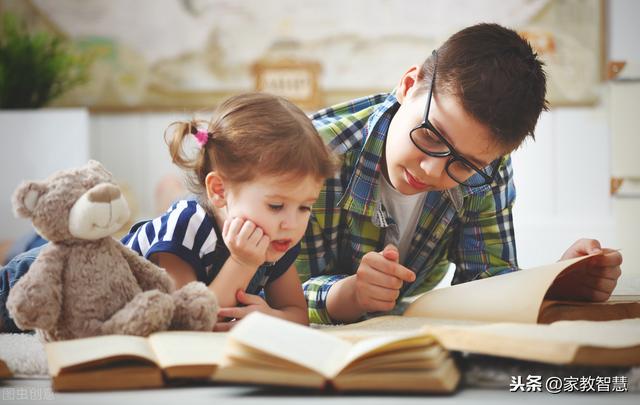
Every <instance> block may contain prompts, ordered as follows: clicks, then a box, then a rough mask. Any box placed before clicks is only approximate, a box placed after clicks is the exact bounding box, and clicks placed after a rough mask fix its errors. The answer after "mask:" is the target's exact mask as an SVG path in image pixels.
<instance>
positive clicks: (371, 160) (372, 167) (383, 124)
mask: <svg viewBox="0 0 640 405" xmlns="http://www.w3.org/2000/svg"><path fill="white" fill-rule="evenodd" d="M399 107H400V103H399V102H398V100H397V99H396V96H395V90H394V91H392V92H391V93H389V95H388V96H387V98H386V99H385V100H384V101H383V102H382V103H380V104H379V105H378V106H376V107H375V109H374V111H373V113H372V114H371V115H370V116H369V119H368V120H367V124H366V125H364V126H363V128H362V131H363V138H365V141H364V143H363V146H362V149H361V151H360V155H359V156H358V159H357V163H356V166H355V169H354V171H353V174H352V175H351V178H350V180H349V183H348V185H347V189H346V192H345V193H344V195H343V197H342V199H341V200H340V201H339V203H338V206H340V207H342V208H343V209H346V210H348V211H351V212H354V213H357V214H360V215H366V216H368V217H373V216H374V213H375V212H376V209H377V207H378V206H379V203H378V200H379V194H380V192H379V184H378V178H379V176H380V171H381V169H382V154H383V150H384V145H385V140H386V138H387V133H388V131H389V125H390V124H391V120H392V119H393V116H394V115H395V113H396V112H397V111H398V108H399ZM407 136H408V134H407ZM490 188H491V185H484V186H480V187H469V186H463V185H458V186H456V187H454V188H452V189H449V190H445V191H444V192H442V193H443V195H445V196H446V197H447V198H448V199H450V200H451V202H452V203H453V204H454V206H455V207H456V210H458V211H460V209H461V208H462V200H463V199H464V197H467V196H469V195H473V194H482V193H485V192H486V191H487V190H489V189H490Z"/></svg>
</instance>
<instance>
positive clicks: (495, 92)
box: [418, 24, 548, 150]
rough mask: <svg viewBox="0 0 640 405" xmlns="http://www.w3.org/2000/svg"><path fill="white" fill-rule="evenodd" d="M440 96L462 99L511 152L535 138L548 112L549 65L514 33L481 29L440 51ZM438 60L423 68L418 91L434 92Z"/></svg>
mask: <svg viewBox="0 0 640 405" xmlns="http://www.w3.org/2000/svg"><path fill="white" fill-rule="evenodd" d="M437 51H438V63H437V70H438V71H437V75H436V84H435V89H434V91H435V93H436V94H437V93H441V94H450V95H454V96H456V97H458V98H459V99H460V101H461V103H462V106H463V107H464V109H465V110H466V111H467V112H468V113H469V114H471V115H472V116H473V117H474V118H475V119H477V120H478V121H479V122H480V123H481V124H483V125H486V126H488V127H489V129H490V130H491V132H492V134H493V136H494V137H495V140H496V141H497V142H498V143H499V144H500V145H501V146H503V147H504V148H506V149H507V150H513V149H516V148H517V147H518V146H519V145H520V144H521V143H522V142H523V141H524V139H525V138H526V137H527V136H528V135H530V136H531V137H533V136H534V129H535V126H536V122H537V121H538V117H539V116H540V114H541V112H542V111H543V110H545V111H546V110H548V103H547V100H546V99H545V95H546V82H547V80H546V75H545V72H544V70H543V66H544V63H543V62H542V61H540V60H539V59H538V56H537V54H536V53H534V51H533V49H532V48H531V45H530V44H529V43H528V42H527V41H526V40H525V39H524V38H522V37H521V36H520V35H518V33H516V32H515V31H513V30H511V29H508V28H505V27H502V26H500V25H498V24H477V25H474V26H471V27H468V28H465V29H463V30H461V31H459V32H457V33H455V34H454V35H452V36H451V37H450V38H449V39H448V40H447V41H446V42H445V43H444V44H443V45H442V46H441V47H440V48H439V49H438V50H437ZM433 65H434V58H433V56H431V57H429V58H428V59H427V60H426V61H425V62H424V63H423V64H422V67H421V68H420V72H419V74H418V81H419V86H420V87H421V88H422V87H423V86H424V87H425V88H429V86H430V85H431V77H432V74H433Z"/></svg>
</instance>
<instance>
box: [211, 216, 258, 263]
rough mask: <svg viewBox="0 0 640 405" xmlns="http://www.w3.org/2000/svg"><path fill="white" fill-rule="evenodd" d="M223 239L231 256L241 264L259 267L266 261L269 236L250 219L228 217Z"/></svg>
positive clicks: (223, 230) (225, 222) (223, 229)
mask: <svg viewBox="0 0 640 405" xmlns="http://www.w3.org/2000/svg"><path fill="white" fill-rule="evenodd" d="M222 239H223V240H224V243H225V244H226V245H227V248H228V249H229V252H230V253H231V258H232V259H233V260H235V261H236V262H238V263H239V264H241V265H243V266H246V267H251V268H254V269H255V268H257V267H258V266H260V265H261V264H262V263H264V262H265V260H266V256H267V248H268V247H269V242H270V240H269V237H268V236H267V235H265V233H264V232H263V231H262V229H260V228H259V227H257V226H256V224H254V223H253V222H251V221H249V220H248V219H247V220H245V219H242V218H233V219H228V218H227V219H226V220H225V221H224V226H223V228H222Z"/></svg>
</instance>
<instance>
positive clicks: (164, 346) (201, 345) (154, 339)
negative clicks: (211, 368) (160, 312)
mask: <svg viewBox="0 0 640 405" xmlns="http://www.w3.org/2000/svg"><path fill="white" fill-rule="evenodd" d="M148 339H149V344H150V345H151V347H152V349H153V351H154V352H155V354H156V357H157V359H158V362H159V364H160V366H161V367H162V368H168V367H176V366H201V365H218V364H219V363H220V359H221V358H222V355H223V352H224V345H225V342H226V340H227V333H214V332H189V331H175V332H159V333H154V334H153V335H151V336H149V338H148Z"/></svg>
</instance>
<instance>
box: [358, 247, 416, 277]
mask: <svg viewBox="0 0 640 405" xmlns="http://www.w3.org/2000/svg"><path fill="white" fill-rule="evenodd" d="M368 264H369V266H371V268H373V269H374V270H377V271H381V272H383V273H386V274H389V275H391V276H394V277H397V278H399V279H400V280H402V281H406V282H412V281H414V280H415V279H416V275H415V273H414V272H412V271H411V270H409V269H407V268H406V267H404V266H403V265H401V264H398V263H396V262H393V261H391V260H389V259H386V258H385V257H384V256H382V254H380V253H378V254H376V255H372V256H371V258H370V260H369V263H368Z"/></svg>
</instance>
